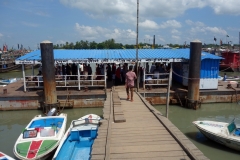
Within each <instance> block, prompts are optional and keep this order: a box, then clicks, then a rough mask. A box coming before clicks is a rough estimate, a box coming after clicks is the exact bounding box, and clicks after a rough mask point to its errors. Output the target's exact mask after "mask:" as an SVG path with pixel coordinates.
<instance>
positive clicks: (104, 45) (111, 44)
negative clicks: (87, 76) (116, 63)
mask: <svg viewBox="0 0 240 160" xmlns="http://www.w3.org/2000/svg"><path fill="white" fill-rule="evenodd" d="M168 45H169V47H172V48H182V47H184V46H183V45H178V44H168ZM53 47H54V49H135V48H136V44H125V45H123V44H122V43H116V42H115V40H114V39H109V40H106V41H103V42H100V43H97V42H95V41H92V42H89V41H87V40H86V41H83V40H81V41H77V42H76V43H75V44H74V43H73V42H70V43H69V42H66V43H65V44H56V45H53ZM161 47H163V45H161V44H155V46H153V44H150V43H139V44H138V48H140V49H153V48H161Z"/></svg>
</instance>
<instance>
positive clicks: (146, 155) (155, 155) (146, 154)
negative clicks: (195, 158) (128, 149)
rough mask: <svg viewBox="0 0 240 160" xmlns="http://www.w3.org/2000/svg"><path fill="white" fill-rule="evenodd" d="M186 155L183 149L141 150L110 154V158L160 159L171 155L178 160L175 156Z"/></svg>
mask: <svg viewBox="0 0 240 160" xmlns="http://www.w3.org/2000/svg"><path fill="white" fill-rule="evenodd" d="M180 156H182V157H184V156H187V155H186V153H185V152H183V151H166V152H142V153H125V154H112V155H111V159H131V158H145V159H146V158H157V159H161V158H163V157H173V158H175V160H176V159H178V160H180V158H176V157H180Z"/></svg>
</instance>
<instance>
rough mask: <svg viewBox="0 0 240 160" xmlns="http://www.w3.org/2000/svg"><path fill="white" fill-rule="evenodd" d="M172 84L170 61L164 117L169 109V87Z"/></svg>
mask: <svg viewBox="0 0 240 160" xmlns="http://www.w3.org/2000/svg"><path fill="white" fill-rule="evenodd" d="M171 84H172V62H170V71H169V75H168V89H167V100H166V117H167V118H168V111H169V102H170V98H169V96H170V87H171Z"/></svg>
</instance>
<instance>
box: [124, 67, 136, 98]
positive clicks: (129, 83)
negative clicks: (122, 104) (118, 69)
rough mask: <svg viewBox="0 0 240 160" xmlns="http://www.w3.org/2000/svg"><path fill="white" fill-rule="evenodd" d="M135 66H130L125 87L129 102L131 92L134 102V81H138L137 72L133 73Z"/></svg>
mask: <svg viewBox="0 0 240 160" xmlns="http://www.w3.org/2000/svg"><path fill="white" fill-rule="evenodd" d="M132 69H133V66H129V70H128V72H127V73H126V78H125V87H126V92H127V100H130V97H129V90H130V92H131V102H132V101H133V88H134V80H135V79H137V76H136V74H135V72H133V71H132Z"/></svg>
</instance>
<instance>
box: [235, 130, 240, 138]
mask: <svg viewBox="0 0 240 160" xmlns="http://www.w3.org/2000/svg"><path fill="white" fill-rule="evenodd" d="M234 134H235V135H236V136H240V128H237V129H236V130H235V132H234Z"/></svg>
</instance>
